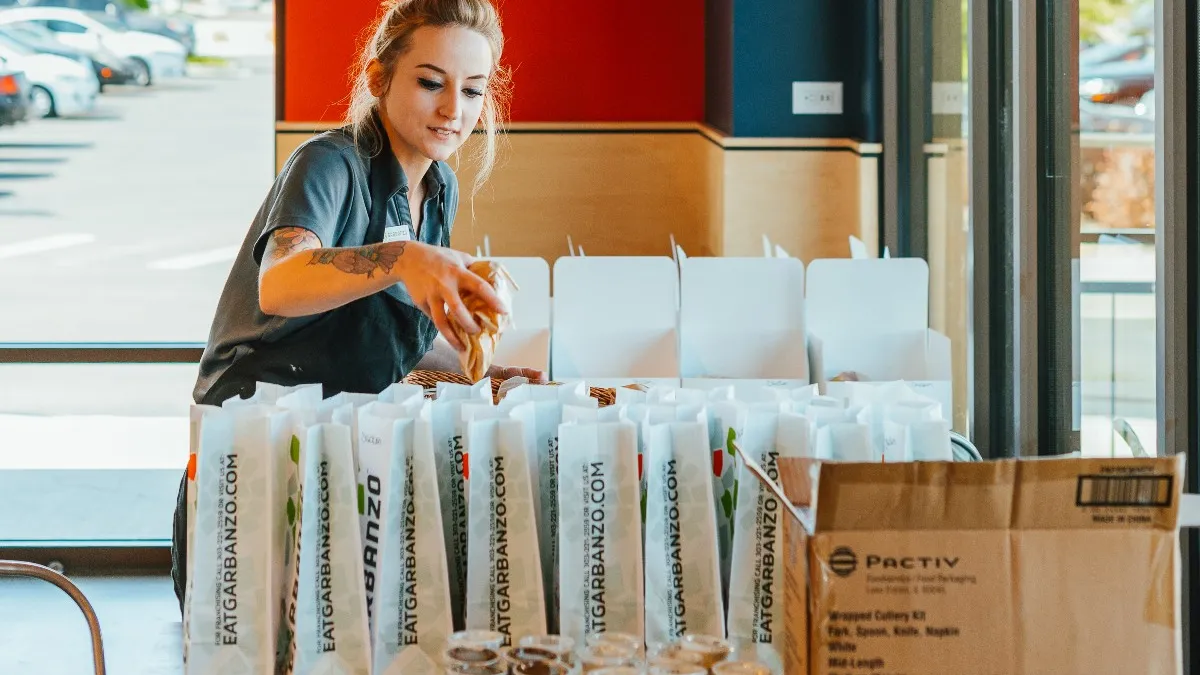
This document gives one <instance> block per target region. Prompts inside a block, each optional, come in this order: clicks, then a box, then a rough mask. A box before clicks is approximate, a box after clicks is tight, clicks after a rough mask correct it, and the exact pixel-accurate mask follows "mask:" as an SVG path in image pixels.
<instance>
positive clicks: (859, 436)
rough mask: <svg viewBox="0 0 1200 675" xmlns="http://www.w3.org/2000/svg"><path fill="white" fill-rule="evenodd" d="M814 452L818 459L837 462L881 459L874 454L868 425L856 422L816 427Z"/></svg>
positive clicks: (875, 460)
mask: <svg viewBox="0 0 1200 675" xmlns="http://www.w3.org/2000/svg"><path fill="white" fill-rule="evenodd" d="M814 454H815V455H816V456H817V458H818V459H827V460H834V461H839V462H880V461H883V457H881V456H879V455H877V454H875V449H874V447H873V445H872V443H871V429H870V427H868V426H867V425H865V424H859V423H857V422H834V423H832V424H826V425H824V426H822V427H820V428H818V429H817V432H816V451H815V453H814Z"/></svg>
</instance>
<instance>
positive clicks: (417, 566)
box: [364, 415, 454, 675]
mask: <svg viewBox="0 0 1200 675" xmlns="http://www.w3.org/2000/svg"><path fill="white" fill-rule="evenodd" d="M365 419H366V418H364V420H365ZM391 424H392V430H391V432H390V433H389V434H388V436H389V437H390V440H391V444H390V446H389V447H390V448H391V453H390V456H391V466H390V471H389V476H388V480H387V481H386V483H385V488H384V489H385V494H384V500H383V501H384V504H385V507H384V513H383V516H384V523H385V524H384V527H383V530H382V538H383V542H382V547H383V548H382V562H383V565H382V567H381V571H380V574H379V584H378V586H377V588H378V591H379V593H378V595H377V598H376V605H377V607H376V610H375V626H374V645H375V646H374V649H375V652H374V666H375V667H374V670H373V672H374V673H375V675H433V674H435V673H440V672H442V670H441V668H440V667H439V666H438V660H439V658H440V656H441V652H442V649H443V648H444V647H445V644H446V639H447V638H448V637H449V636H450V633H451V631H452V630H453V628H454V626H453V620H452V617H451V612H450V585H449V577H448V576H447V569H446V545H445V540H444V539H443V534H442V532H443V531H442V510H441V500H440V499H439V498H438V493H437V468H436V466H435V462H434V457H433V431H432V425H431V424H430V421H429V419H428V416H427V415H426V416H422V417H417V418H416V419H397V420H393V421H392V422H391Z"/></svg>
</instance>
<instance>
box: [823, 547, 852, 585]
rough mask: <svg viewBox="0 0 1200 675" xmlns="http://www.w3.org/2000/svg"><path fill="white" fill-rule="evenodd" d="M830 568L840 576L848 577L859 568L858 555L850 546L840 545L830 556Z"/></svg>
mask: <svg viewBox="0 0 1200 675" xmlns="http://www.w3.org/2000/svg"><path fill="white" fill-rule="evenodd" d="M829 569H831V570H833V573H834V574H836V575H838V576H839V577H843V578H844V577H848V576H850V575H851V574H854V570H856V569H858V556H856V555H854V551H853V550H851V549H850V548H849V547H848V546H839V547H837V548H835V549H833V553H832V554H831V555H830V556H829Z"/></svg>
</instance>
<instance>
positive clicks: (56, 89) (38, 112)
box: [0, 40, 100, 117]
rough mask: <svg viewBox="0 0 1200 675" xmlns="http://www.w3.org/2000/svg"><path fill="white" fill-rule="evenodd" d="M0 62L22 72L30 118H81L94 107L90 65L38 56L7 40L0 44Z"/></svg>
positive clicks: (95, 86)
mask: <svg viewBox="0 0 1200 675" xmlns="http://www.w3.org/2000/svg"><path fill="white" fill-rule="evenodd" d="M0 59H2V60H3V61H5V62H6V63H7V65H8V67H10V68H15V69H17V70H23V71H25V77H26V78H27V79H28V80H29V84H30V90H29V107H30V116H31V117H54V116H56V115H62V116H70V115H83V114H86V113H88V112H90V111H91V109H92V108H93V107H94V106H95V105H96V95H97V94H98V93H100V81H99V80H97V79H96V71H95V70H93V69H92V64H91V63H90V62H83V61H77V60H75V59H70V58H67V57H65V56H57V55H54V54H39V53H37V52H35V51H32V50H30V49H27V48H25V47H23V46H21V45H19V44H17V43H14V42H10V41H7V40H0Z"/></svg>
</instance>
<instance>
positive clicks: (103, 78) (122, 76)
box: [0, 23, 133, 91]
mask: <svg viewBox="0 0 1200 675" xmlns="http://www.w3.org/2000/svg"><path fill="white" fill-rule="evenodd" d="M0 37H4V38H8V39H9V40H12V41H14V42H16V43H18V44H20V45H22V46H24V47H26V48H27V49H32V50H33V51H35V52H38V53H41V54H55V55H57V56H65V57H67V58H74V59H79V58H82V59H84V60H86V62H87V64H88V65H89V66H90V67H91V68H92V71H93V72H95V73H96V79H97V80H99V81H100V90H101V91H103V90H104V85H106V84H125V83H127V82H132V81H133V66H132V64H130V63H129V61H128V60H126V59H123V58H121V57H119V56H117V55H116V54H113V53H112V52H110V51H108V50H106V49H102V50H97V51H96V52H95V53H92V54H88V53H87V52H85V51H83V50H82V49H76V48H75V47H69V46H67V45H65V44H63V43H61V42H59V41H58V40H56V39H55V38H54V33H51V32H50V31H49V30H48V29H47V28H46V27H44V26H42V25H41V24H36V23H12V24H8V25H6V26H0Z"/></svg>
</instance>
